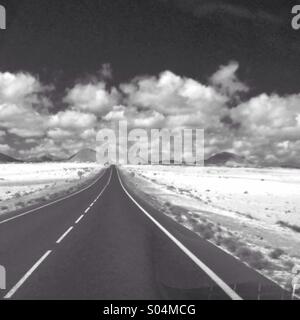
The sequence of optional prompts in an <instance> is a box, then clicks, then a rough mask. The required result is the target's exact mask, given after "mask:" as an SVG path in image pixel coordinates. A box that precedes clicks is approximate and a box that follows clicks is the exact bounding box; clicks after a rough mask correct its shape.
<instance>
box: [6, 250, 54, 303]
mask: <svg viewBox="0 0 300 320" xmlns="http://www.w3.org/2000/svg"><path fill="white" fill-rule="evenodd" d="M51 252H52V251H51V250H49V251H47V252H46V253H45V254H44V255H43V256H42V257H41V258H40V259H39V260H38V261H37V262H36V263H35V264H34V266H33V267H32V268H31V269H30V270H29V271H27V272H26V274H25V275H24V276H23V278H22V279H21V280H20V281H19V282H18V283H17V284H16V285H15V286H14V287H13V288H12V289H11V290H10V291H9V292H8V293H7V294H6V295H5V296H4V299H10V298H11V297H12V296H13V295H14V294H15V293H16V292H17V290H18V289H19V288H20V287H21V286H22V285H23V284H24V282H25V281H26V280H27V279H28V278H29V277H30V276H31V274H32V273H33V272H34V271H35V270H36V269H37V268H38V266H39V265H40V264H41V263H42V262H43V261H44V260H45V259H46V258H47V257H48V256H49V254H50V253H51Z"/></svg>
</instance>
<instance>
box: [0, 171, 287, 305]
mask: <svg viewBox="0 0 300 320" xmlns="http://www.w3.org/2000/svg"><path fill="white" fill-rule="evenodd" d="M0 264H2V265H4V266H5V267H6V270H7V290H6V291H3V297H4V298H13V299H271V298H275V299H280V298H285V294H286V293H285V292H284V291H283V290H282V289H281V288H279V287H278V286H277V285H275V284H274V283H273V282H271V281H270V280H268V279H266V278H265V277H263V276H262V275H260V274H259V273H257V272H255V271H253V270H251V269H250V268H248V267H247V266H245V265H244V264H242V263H241V262H240V261H238V260H236V259H235V258H233V257H232V256H230V255H228V254H227V253H225V252H223V251H222V250H220V249H219V248H217V247H215V246H214V245H212V244H211V243H209V242H207V241H205V240H203V239H201V238H200V237H199V236H197V235H196V234H194V233H192V232H191V231H189V230H187V229H186V228H184V227H183V226H180V225H179V224H177V223H176V222H175V221H173V220H172V219H170V218H169V217H167V216H166V215H164V214H163V213H161V212H158V211H157V210H155V209H154V208H152V207H150V206H149V205H148V204H147V203H146V202H144V201H143V200H142V199H139V198H138V197H137V196H134V197H133V196H132V192H131V190H129V189H128V187H127V186H126V182H125V181H124V180H123V178H122V176H121V175H120V174H119V173H118V171H117V169H116V167H111V168H109V169H106V170H105V172H104V173H103V174H102V175H101V176H99V179H98V180H97V181H96V183H94V184H93V185H92V186H91V187H89V188H87V189H86V190H84V191H82V192H79V193H78V194H76V195H73V196H72V197H69V198H67V199H65V200H63V201H58V202H56V203H54V204H51V205H48V206H45V207H43V208H41V209H38V210H35V211H34V212H30V213H28V214H24V215H22V216H19V217H16V218H15V219H11V220H8V221H2V222H1V220H0ZM1 293H2V292H1Z"/></svg>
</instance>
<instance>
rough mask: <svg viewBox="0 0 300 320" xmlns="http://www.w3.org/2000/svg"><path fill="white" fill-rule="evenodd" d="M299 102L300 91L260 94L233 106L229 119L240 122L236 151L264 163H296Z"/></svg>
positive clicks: (297, 154)
mask: <svg viewBox="0 0 300 320" xmlns="http://www.w3.org/2000/svg"><path fill="white" fill-rule="evenodd" d="M299 105H300V94H293V95H287V96H284V97H280V96H279V95H277V94H272V95H267V94H261V95H259V96H257V97H253V98H251V99H250V100H249V101H247V102H244V103H242V104H240V105H239V106H238V107H237V108H234V109H232V110H231V117H232V119H233V120H234V121H236V122H238V123H239V124H240V126H239V129H238V130H237V131H236V132H235V137H234V138H235V145H234V146H235V150H237V151H240V152H244V151H245V152H247V153H248V154H249V155H250V154H251V156H253V157H254V158H255V159H256V160H257V161H258V162H259V161H260V162H264V163H267V164H279V163H290V164H292V163H294V164H295V163H298V164H299V160H298V159H299V157H300V152H299V151H300V150H299V137H300V110H299Z"/></svg>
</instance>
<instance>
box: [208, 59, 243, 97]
mask: <svg viewBox="0 0 300 320" xmlns="http://www.w3.org/2000/svg"><path fill="white" fill-rule="evenodd" d="M238 69H239V64H238V63H237V62H236V61H231V62H230V63H229V64H227V65H223V66H220V68H219V70H218V71H217V72H216V73H214V74H213V75H212V76H211V77H210V82H211V83H212V85H213V86H215V87H216V88H219V89H220V90H221V92H223V93H224V94H227V95H228V96H234V95H236V94H237V93H241V92H248V91H249V87H248V86H247V85H246V84H245V83H243V82H241V81H240V80H239V79H238V77H237V75H236V72H237V70H238Z"/></svg>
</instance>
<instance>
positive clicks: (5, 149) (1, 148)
mask: <svg viewBox="0 0 300 320" xmlns="http://www.w3.org/2000/svg"><path fill="white" fill-rule="evenodd" d="M13 151H14V149H13V148H12V147H11V146H9V145H7V144H0V153H6V154H10V153H13Z"/></svg>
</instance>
